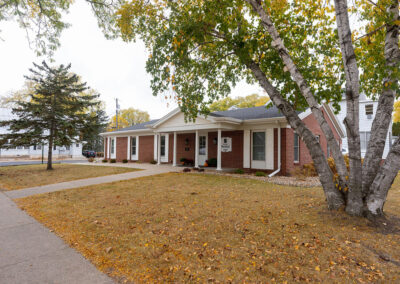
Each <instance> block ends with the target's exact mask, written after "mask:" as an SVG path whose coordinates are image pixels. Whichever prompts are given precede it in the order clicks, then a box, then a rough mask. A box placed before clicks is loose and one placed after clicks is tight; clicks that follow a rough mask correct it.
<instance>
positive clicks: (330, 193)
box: [247, 62, 345, 209]
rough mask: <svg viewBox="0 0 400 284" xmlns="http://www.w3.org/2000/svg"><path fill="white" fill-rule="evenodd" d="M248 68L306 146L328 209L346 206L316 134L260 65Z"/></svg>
mask: <svg viewBox="0 0 400 284" xmlns="http://www.w3.org/2000/svg"><path fill="white" fill-rule="evenodd" d="M247 67H248V69H250V70H251V72H252V73H253V75H254V76H255V78H256V79H257V80H258V82H259V83H260V85H261V87H262V88H263V89H264V90H265V91H266V92H267V93H268V95H269V97H270V98H271V100H272V101H273V103H274V105H275V106H276V107H277V108H278V109H279V110H280V111H281V112H282V113H283V114H284V115H285V117H286V119H287V120H288V122H289V124H290V126H291V127H292V128H293V129H294V130H295V131H296V133H297V134H298V135H299V136H300V137H301V139H302V140H303V141H304V143H305V144H306V146H307V148H308V150H309V152H310V155H311V158H312V160H313V162H314V164H315V168H316V170H317V172H318V175H319V178H320V181H321V184H322V187H323V189H324V193H325V196H326V199H327V202H328V207H329V208H330V209H339V208H340V207H342V206H344V205H345V200H344V197H343V195H342V194H341V192H340V191H339V190H338V189H337V188H336V187H335V184H334V182H333V174H332V171H331V169H330V167H329V165H328V162H327V160H326V158H325V154H324V151H323V150H322V148H321V145H320V144H319V142H318V141H317V139H316V138H315V136H314V134H313V133H312V132H311V130H310V129H308V128H307V126H306V125H305V124H304V123H303V121H302V120H301V119H300V118H299V116H298V114H297V112H296V111H295V110H294V108H293V106H292V105H291V104H290V103H289V102H288V101H287V100H285V99H284V98H283V97H282V95H281V94H280V93H279V91H278V90H277V89H276V88H275V87H274V86H273V85H272V84H271V83H270V82H269V80H268V79H267V77H266V75H265V73H264V72H263V71H262V70H261V68H260V67H259V65H258V64H256V63H255V62H250V63H248V64H247Z"/></svg>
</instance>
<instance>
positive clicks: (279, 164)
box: [278, 124, 282, 169]
mask: <svg viewBox="0 0 400 284" xmlns="http://www.w3.org/2000/svg"><path fill="white" fill-rule="evenodd" d="M281 151H282V150H281V126H280V125H279V124H278V169H280V168H281V155H282V153H281Z"/></svg>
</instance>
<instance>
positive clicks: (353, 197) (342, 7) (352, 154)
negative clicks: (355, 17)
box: [335, 0, 363, 216]
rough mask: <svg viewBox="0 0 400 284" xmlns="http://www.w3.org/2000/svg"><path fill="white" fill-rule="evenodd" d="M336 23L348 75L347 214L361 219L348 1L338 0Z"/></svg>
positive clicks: (356, 107) (356, 98)
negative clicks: (348, 171)
mask: <svg viewBox="0 0 400 284" xmlns="http://www.w3.org/2000/svg"><path fill="white" fill-rule="evenodd" d="M335 11H336V23H337V28H338V35H339V43H340V49H341V52H342V58H343V65H344V70H345V74H346V108H347V113H346V118H345V120H344V124H345V126H346V132H347V137H348V146H349V167H350V174H349V177H350V187H349V194H348V196H347V205H346V212H347V213H349V214H350V215H357V216H361V215H362V212H363V199H362V164H361V147H360V127H359V124H360V120H359V109H360V104H359V97H360V91H359V90H360V81H359V72H358V67H357V60H356V55H355V53H354V48H353V44H352V39H351V29H350V23H349V15H348V12H347V1H346V0H335Z"/></svg>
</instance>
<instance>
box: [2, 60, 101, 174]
mask: <svg viewBox="0 0 400 284" xmlns="http://www.w3.org/2000/svg"><path fill="white" fill-rule="evenodd" d="M70 68H71V64H69V65H67V66H64V65H60V66H56V67H50V66H48V65H47V63H46V62H45V61H43V62H42V64H41V65H38V64H35V63H34V68H32V69H30V72H31V75H30V76H25V78H26V79H27V80H29V81H31V82H33V83H34V85H35V88H34V89H33V92H31V93H30V94H29V99H28V100H27V101H20V102H18V103H17V104H16V106H15V107H13V109H12V112H13V114H15V115H16V118H15V119H11V120H8V121H2V122H0V126H6V127H8V128H9V130H10V131H9V133H7V134H3V135H2V136H1V138H0V146H2V145H6V147H7V145H8V147H11V145H12V146H28V145H36V144H42V143H46V144H48V146H49V150H48V162H47V170H52V169H53V168H52V154H53V147H54V146H63V145H71V144H72V143H74V142H77V141H80V140H81V135H82V133H83V131H85V129H86V128H90V127H91V123H92V122H93V120H92V119H91V118H90V113H89V112H88V111H87V110H88V109H89V108H91V107H94V106H96V105H98V104H99V101H98V100H96V99H97V98H98V97H99V95H98V94H90V93H86V94H85V95H81V93H82V92H84V91H85V90H87V89H89V88H88V87H87V86H86V83H81V82H80V79H79V77H78V76H77V75H76V74H73V73H71V72H70Z"/></svg>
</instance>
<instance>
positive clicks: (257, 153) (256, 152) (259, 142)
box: [253, 132, 265, 161]
mask: <svg viewBox="0 0 400 284" xmlns="http://www.w3.org/2000/svg"><path fill="white" fill-rule="evenodd" d="M253 161H265V132H253Z"/></svg>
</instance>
